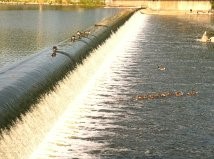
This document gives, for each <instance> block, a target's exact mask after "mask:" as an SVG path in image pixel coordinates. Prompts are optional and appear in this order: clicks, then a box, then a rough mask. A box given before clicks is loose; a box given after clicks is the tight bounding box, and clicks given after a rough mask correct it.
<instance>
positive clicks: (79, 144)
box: [0, 12, 214, 159]
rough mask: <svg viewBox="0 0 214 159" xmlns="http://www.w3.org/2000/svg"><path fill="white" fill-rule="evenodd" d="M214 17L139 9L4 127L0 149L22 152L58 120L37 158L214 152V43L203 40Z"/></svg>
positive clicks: (114, 158) (153, 157)
mask: <svg viewBox="0 0 214 159" xmlns="http://www.w3.org/2000/svg"><path fill="white" fill-rule="evenodd" d="M213 23H214V19H213V17H210V16H207V15H206V16H205V15H203V16H196V15H191V16H189V15H185V16H158V15H144V14H141V13H140V12H138V13H136V14H135V15H133V16H132V17H131V19H130V20H128V21H127V23H126V24H125V25H124V26H122V27H121V28H120V29H119V30H118V31H117V32H116V33H113V35H112V36H111V37H110V38H109V39H108V40H107V41H106V42H105V43H104V44H103V45H102V46H100V47H99V48H98V49H97V50H95V51H94V52H93V53H91V56H90V57H88V58H87V59H86V60H85V61H84V62H83V64H82V65H80V66H79V67H78V68H77V69H76V70H75V71H73V72H72V73H70V74H69V75H68V76H67V77H66V78H65V79H64V80H63V81H61V82H60V83H59V85H58V86H57V87H56V90H55V91H53V92H50V93H49V94H48V95H47V96H45V97H44V98H43V99H41V102H40V103H39V104H38V105H37V106H36V107H35V110H32V114H31V115H30V117H25V116H24V117H23V121H22V122H20V125H22V124H23V125H24V123H25V122H26V123H27V122H28V121H29V123H28V124H27V125H25V126H21V127H20V128H17V130H16V129H14V131H13V132H12V133H11V134H5V135H3V139H4V141H3V142H1V143H0V144H1V145H0V152H1V154H2V155H1V156H4V155H5V156H10V155H11V156H12V157H8V158H16V157H13V156H19V155H17V154H19V152H20V153H21V151H24V149H27V148H28V147H30V146H28V147H25V146H23V148H21V147H22V145H26V143H27V144H29V143H30V142H31V141H30V139H31V140H33V141H37V140H39V139H40V138H41V137H40V136H39V135H37V134H39V131H41V129H45V127H46V126H45V125H48V124H47V123H48V122H49V121H53V124H52V125H51V126H48V127H49V128H50V129H49V130H50V131H49V130H48V131H47V132H46V133H45V134H44V135H43V137H42V138H43V139H42V140H41V142H39V143H38V145H39V146H35V147H34V148H33V153H32V155H31V158H36V159H38V158H41V159H48V158H50V159H53V158H56V159H71V158H75V159H77V158H80V159H86V158H87V159H90V158H92V159H94V158H101V159H121V158H147V159H187V158H188V159H201V158H203V159H212V158H214V126H213V123H214V101H213V98H214V91H213V90H214V83H213V81H214V54H213V53H214V44H211V43H201V42H200V41H198V40H197V39H199V38H201V36H202V34H203V32H204V31H205V30H207V31H212V26H213ZM160 65H162V66H164V67H165V70H163V71H162V70H159V69H158V66H160ZM192 90H194V91H196V92H198V93H196V94H192V95H188V94H187V93H188V92H191V91H192ZM177 91H180V92H182V93H183V95H175V93H176V92H177ZM164 92H172V93H171V95H165V96H160V95H159V94H163V93H164ZM145 94H146V95H148V94H158V96H156V97H155V98H146V99H144V100H142V98H138V97H142V96H143V95H145ZM165 94H166V93H165ZM40 109H45V111H40ZM37 112H39V113H37ZM42 112H44V114H42ZM58 112H61V114H60V115H58V116H57V117H55V116H56V114H57V113H58ZM26 116H27V115H26ZM26 118H27V119H26ZM40 118H41V119H40ZM52 118H56V120H51V119H52ZM33 125H35V127H34V126H33ZM30 128H31V129H33V130H29V129H30ZM17 134H18V135H17ZM16 135H17V136H19V138H18V139H17V143H18V144H17V145H19V146H20V148H17V147H16V146H14V145H15V143H16V141H15V140H16V139H15V138H16V137H14V136H16ZM20 136H22V138H21V139H20ZM11 138H12V139H14V140H12V139H11ZM24 138H26V139H28V140H26V141H25V140H24ZM22 142H23V143H22ZM2 145H3V147H2ZM29 145H30V144H29ZM11 147H12V148H11ZM3 151H4V152H3ZM29 152H30V151H29ZM8 154H10V155H8Z"/></svg>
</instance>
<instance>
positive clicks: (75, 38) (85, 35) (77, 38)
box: [51, 31, 91, 57]
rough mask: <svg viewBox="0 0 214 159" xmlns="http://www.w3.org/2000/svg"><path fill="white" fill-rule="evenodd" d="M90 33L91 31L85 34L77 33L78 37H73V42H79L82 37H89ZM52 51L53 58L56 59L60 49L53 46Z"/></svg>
mask: <svg viewBox="0 0 214 159" xmlns="http://www.w3.org/2000/svg"><path fill="white" fill-rule="evenodd" d="M90 33H91V32H90V31H84V32H80V31H77V33H76V35H73V36H72V37H71V42H75V41H76V40H79V39H81V38H82V37H88V36H89V34H90ZM52 49H53V53H52V54H51V56H52V57H55V56H56V53H57V50H58V48H57V46H53V48H52Z"/></svg>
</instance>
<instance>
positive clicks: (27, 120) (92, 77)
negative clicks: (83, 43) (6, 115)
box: [0, 15, 142, 159]
mask: <svg viewBox="0 0 214 159" xmlns="http://www.w3.org/2000/svg"><path fill="white" fill-rule="evenodd" d="M133 21H136V22H138V23H139V21H138V20H137V17H136V15H135V16H133V17H132V18H131V20H129V21H128V22H127V23H126V24H125V25H124V26H122V27H121V28H120V30H119V31H118V33H116V34H113V35H112V36H111V38H110V39H109V40H108V41H107V42H106V43H105V44H104V46H101V47H100V48H98V49H97V50H95V51H94V52H93V53H92V54H91V56H90V57H89V58H88V59H87V60H85V62H84V63H83V65H81V64H80V65H79V66H78V68H77V69H76V70H75V71H73V72H71V73H70V74H69V75H68V76H67V77H66V78H65V79H64V80H62V81H60V82H59V83H58V85H57V86H56V88H55V91H53V92H50V93H49V94H46V95H45V96H44V97H43V98H42V99H40V102H39V103H38V104H36V105H35V106H34V107H33V108H32V109H31V110H30V111H29V112H28V113H27V114H26V115H23V117H22V120H21V121H18V122H17V123H16V124H15V126H14V127H13V129H11V131H9V132H7V131H6V132H4V133H3V134H2V138H1V140H0V155H1V156H2V157H3V158H7V159H17V158H28V157H29V155H30V154H31V153H32V152H33V151H35V150H36V149H37V146H38V145H40V146H39V150H40V149H41V147H43V144H45V143H46V140H47V139H50V140H54V139H53V136H52V133H53V131H55V129H56V128H58V126H60V125H61V124H62V122H64V120H66V118H67V117H68V115H69V116H70V117H75V113H77V112H79V111H81V104H80V102H81V101H82V100H83V99H84V97H85V96H87V93H88V91H89V90H90V89H92V88H93V87H95V84H96V79H97V78H98V77H99V76H101V75H102V74H103V72H104V70H106V69H108V65H110V64H111V62H112V61H113V60H114V58H116V56H117V54H118V53H121V48H123V45H126V42H127V39H129V38H130V36H131V35H132V32H131V30H132V29H133V27H135V28H138V25H136V22H133ZM140 23H142V21H140ZM118 40H119V41H120V43H121V44H123V45H115V44H116V43H117V41H118ZM112 48H114V49H116V50H115V51H112ZM74 122H75V121H74ZM54 125H55V126H54ZM50 130H51V131H50ZM49 131H50V132H49ZM44 138H45V139H46V140H44ZM41 143H42V144H41ZM35 152H37V151H35ZM34 155H37V154H35V153H34ZM34 155H33V156H34Z"/></svg>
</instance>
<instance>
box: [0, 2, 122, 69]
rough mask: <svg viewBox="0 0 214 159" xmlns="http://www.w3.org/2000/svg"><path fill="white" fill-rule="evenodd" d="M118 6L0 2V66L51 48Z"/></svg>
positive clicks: (110, 12)
mask: <svg viewBox="0 0 214 159" xmlns="http://www.w3.org/2000/svg"><path fill="white" fill-rule="evenodd" d="M117 12H118V9H110V8H108V9H104V8H97V9H83V8H71V7H60V6H58V7H54V6H49V7H47V6H46V7H45V6H29V5H26V6H4V5H2V6H0V48H1V50H0V67H2V66H4V65H9V64H11V63H13V62H15V61H20V60H22V59H23V58H25V57H26V56H29V55H31V54H34V53H38V52H39V51H41V50H43V49H51V48H52V46H53V45H55V44H57V43H59V42H61V41H63V40H65V39H67V38H70V37H71V36H72V35H73V34H74V33H75V32H76V31H78V30H85V29H87V28H88V27H90V26H92V25H94V24H95V23H96V22H98V21H100V20H101V19H103V18H105V17H109V16H112V15H114V14H115V13H117Z"/></svg>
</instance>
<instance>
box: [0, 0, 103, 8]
mask: <svg viewBox="0 0 214 159" xmlns="http://www.w3.org/2000/svg"><path fill="white" fill-rule="evenodd" d="M0 2H3V3H19V4H27V3H35V4H37V3H39V4H49V5H61V4H63V5H77V6H83V7H98V6H103V5H105V0H0Z"/></svg>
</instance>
